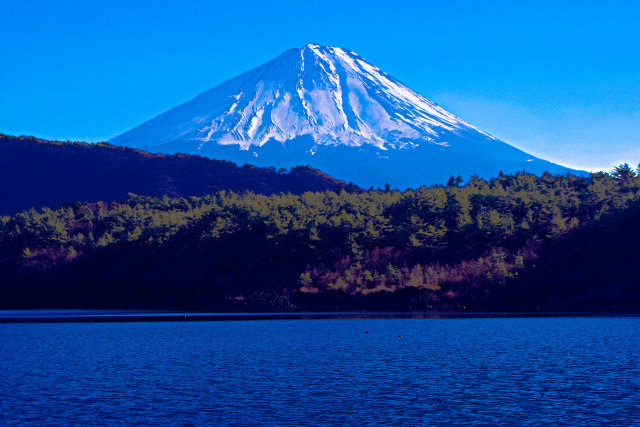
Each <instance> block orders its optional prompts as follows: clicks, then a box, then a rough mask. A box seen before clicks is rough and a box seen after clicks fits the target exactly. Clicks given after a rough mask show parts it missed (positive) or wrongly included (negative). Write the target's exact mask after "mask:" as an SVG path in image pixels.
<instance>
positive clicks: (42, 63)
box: [0, 0, 640, 170]
mask: <svg viewBox="0 0 640 427" xmlns="http://www.w3.org/2000/svg"><path fill="white" fill-rule="evenodd" d="M0 4H1V7H0V54H1V58H2V65H1V67H0V132H3V133H8V134H18V135H35V136H38V137H41V138H51V139H53V138H56V139H62V140H67V139H70V140H86V141H99V140H107V139H109V138H111V137H114V136H116V135H118V134H120V133H121V132H124V131H126V130H128V129H130V128H132V127H134V126H136V125H138V124H140V123H142V122H143V121H145V120H148V119H150V118H152V117H154V116H156V115H158V114H160V113H162V112H164V111H166V110H167V109H169V108H171V107H174V106H176V105H178V104H180V103H182V102H184V101H187V100H189V99H190V98H192V97H193V96H195V95H197V94H198V93H200V92H203V91H205V90H207V89H209V88H211V87H213V86H215V85H217V84H219V83H221V82H223V81H225V80H227V79H228V78H231V77H233V76H235V75H237V74H240V73H241V72H243V71H246V70H248V69H249V68H252V67H254V66H257V65H259V64H262V63H264V62H266V61H268V60H270V59H272V58H273V57H275V56H276V55H278V54H279V53H281V52H282V51H284V50H286V49H289V48H292V47H301V46H302V45H304V44H306V43H309V42H314V43H319V44H323V45H330V46H341V47H346V48H349V49H351V50H354V51H355V52H357V53H359V54H360V55H361V56H363V57H365V58H366V59H367V60H368V61H370V62H372V63H373V64H375V65H377V66H378V67H380V68H382V69H383V70H385V71H387V72H388V73H390V74H392V75H393V76H395V77H396V78H397V79H399V80H400V81H402V82H403V83H405V84H406V85H408V86H409V87H411V88H412V89H414V90H416V91H417V92H419V93H421V94H422V95H424V96H426V97H427V98H429V99H430V100H432V101H434V102H436V103H438V104H440V105H442V106H443V107H444V108H446V109H447V110H449V111H451V112H452V113H454V114H456V115H458V116H460V117H461V118H462V119H463V120H466V121H468V122H470V123H471V124H473V125H475V126H476V127H478V128H480V129H482V130H484V131H486V132H489V133H491V134H493V135H494V136H496V137H498V138H500V139H502V140H504V141H506V142H509V143H511V144H513V145H515V146H517V147H519V148H521V149H524V150H525V151H528V152H530V153H532V154H535V155H538V156H540V157H543V158H546V159H549V160H552V161H555V162H558V163H561V164H564V165H568V166H573V167H579V168H583V169H590V170H596V169H610V168H611V166H612V165H615V164H618V163H620V162H629V163H631V164H632V165H634V166H636V165H637V164H638V162H640V2H638V1H614V0H609V1H598V2H592V1H587V0H585V1H576V2H572V1H546V0H539V1H536V2H521V1H495V2H489V1H478V0H475V1H449V0H447V1H444V0H439V1H437V2H435V1H427V0H417V1H402V0H396V1H377V0H362V1H360V0H357V1H355V0H337V1H336V0H323V1H312V0H307V1H297V0H296V1H293V0H292V1H269V0H260V1H243V0H234V1H194V0H181V1H175V2H168V1H164V2H163V1H159V0H156V1H135V0H128V1H115V0H113V1H80V0H75V1H67V0H56V1H50V0H46V1H30V0H19V1H18V0H14V1H10V0H0Z"/></svg>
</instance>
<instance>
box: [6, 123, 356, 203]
mask: <svg viewBox="0 0 640 427" xmlns="http://www.w3.org/2000/svg"><path fill="white" fill-rule="evenodd" d="M0 182H2V183H3V185H1V186H0V215H2V214H12V213H15V212H19V211H21V210H25V209H29V208H31V207H35V208H40V207H43V206H49V207H56V206H59V205H60V204H61V203H63V202H70V201H78V200H80V201H98V200H104V201H112V200H118V199H124V198H126V197H127V193H135V194H140V195H148V196H163V195H165V194H166V195H169V196H171V197H188V196H201V195H205V194H209V193H213V192H214V191H216V190H222V189H226V190H233V191H238V192H240V191H245V190H249V191H253V192H256V193H261V194H274V193H280V192H291V193H294V194H301V193H303V192H305V191H324V190H335V189H336V188H338V186H342V185H344V183H343V182H341V181H337V180H335V179H333V178H331V177H330V176H328V175H326V174H324V173H322V172H320V171H318V170H315V169H312V168H310V167H307V166H302V167H294V168H291V170H290V171H288V172H287V171H286V170H283V169H282V170H279V171H276V170H275V169H273V168H258V167H255V166H250V165H245V166H242V167H239V166H237V165H236V164H235V163H232V162H227V161H219V160H211V159H206V158H204V157H199V156H191V155H186V154H176V155H170V156H166V155H161V154H150V153H146V152H144V151H141V150H137V149H131V148H123V147H115V146H113V145H111V144H107V143H97V144H87V143H84V142H75V143H72V142H59V141H44V140H41V139H37V138H33V137H12V136H7V135H3V134H0Z"/></svg>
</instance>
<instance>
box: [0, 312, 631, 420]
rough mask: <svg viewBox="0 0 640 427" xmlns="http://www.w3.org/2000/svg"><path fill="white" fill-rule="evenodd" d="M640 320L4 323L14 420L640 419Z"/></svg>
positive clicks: (6, 408)
mask: <svg viewBox="0 0 640 427" xmlns="http://www.w3.org/2000/svg"><path fill="white" fill-rule="evenodd" d="M639 327H640V318H639V317H542V318H538V317H523V318H518V317H516V318H444V319H407V318H402V319H311V320H301V319H284V320H238V321H235V320H231V321H199V322H184V321H183V322H180V321H172V322H109V323H104V322H97V323H96V322H84V323H27V324H22V323H14V324H0V373H1V375H2V381H1V382H0V417H1V418H0V422H2V423H9V424H11V423H16V424H24V423H36V424H42V423H52V424H122V423H142V424H212V425H256V424H258V425H291V426H296V425H301V424H302V425H419V424H429V425H451V424H454V425H455V424H458V425H468V424H485V425H495V424H502V425H513V424H519V425H521V424H530V425H540V424H555V425H558V424H561V425H584V424H590V425H631V424H634V423H635V424H639V423H640V403H639V402H640V328H639Z"/></svg>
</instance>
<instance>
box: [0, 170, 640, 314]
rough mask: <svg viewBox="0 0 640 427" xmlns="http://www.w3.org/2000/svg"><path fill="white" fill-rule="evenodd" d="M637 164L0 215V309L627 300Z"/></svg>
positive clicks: (636, 307) (550, 305) (495, 307)
mask: <svg viewBox="0 0 640 427" xmlns="http://www.w3.org/2000/svg"><path fill="white" fill-rule="evenodd" d="M638 218H640V176H637V175H636V174H635V172H634V171H631V170H630V169H629V168H626V169H624V168H619V171H618V172H617V173H615V174H612V175H609V174H606V173H598V174H592V175H590V176H589V177H576V176H571V175H564V176H563V175H557V176H552V175H550V174H544V175H542V176H541V177H537V176H535V175H532V174H526V173H518V174H515V175H501V176H500V177H498V178H495V179H492V180H490V181H485V180H482V179H479V178H477V177H475V178H472V179H471V180H470V182H468V183H467V184H466V185H464V186H459V185H458V184H457V181H455V180H451V182H450V183H449V185H448V186H446V187H445V186H433V187H428V188H427V187H421V188H419V189H416V190H408V191H404V192H399V191H391V190H370V191H358V192H348V191H346V190H343V191H341V192H339V193H336V192H333V191H326V192H317V193H304V194H302V195H292V194H279V195H271V196H265V195H259V194H253V193H245V194H236V193H233V192H228V191H219V192H217V193H214V194H211V195H208V196H204V197H199V198H188V199H177V198H176V199H172V198H167V197H164V198H151V197H141V196H132V197H130V198H129V199H127V200H126V201H122V202H114V203H104V202H96V203H76V204H71V205H67V206H64V207H61V208H59V209H56V210H51V209H42V210H40V211H36V210H33V209H31V210H29V211H25V212H22V213H19V214H17V215H14V216H13V217H6V216H5V217H0V279H1V280H0V308H65V307H66V308H148V309H162V308H167V309H186V310H188V309H192V310H207V311H229V310H231V311H233V310H237V311H273V310H285V311H288V310H402V311H404V310H454V311H465V310H470V311H555V310H562V311H586V312H590V311H632V312H638V311H640V297H639V290H640V285H639V283H640V263H638V262H637V260H638V259H640V246H639V245H638V242H639V241H640V220H639V219H638Z"/></svg>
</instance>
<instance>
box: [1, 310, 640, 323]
mask: <svg viewBox="0 0 640 427" xmlns="http://www.w3.org/2000/svg"><path fill="white" fill-rule="evenodd" d="M531 317H640V313H630V312H289V313H277V312H275V313H270V312H264V313H257V312H254V313H204V312H176V311H170V312H160V311H126V310H122V311H120V310H0V324H2V323H5V324H6V323H119V322H121V323H126V322H180V321H182V322H194V321H195V322H197V321H255V320H323V319H326V320H329V319H473V318H477V319H481V318H531Z"/></svg>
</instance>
